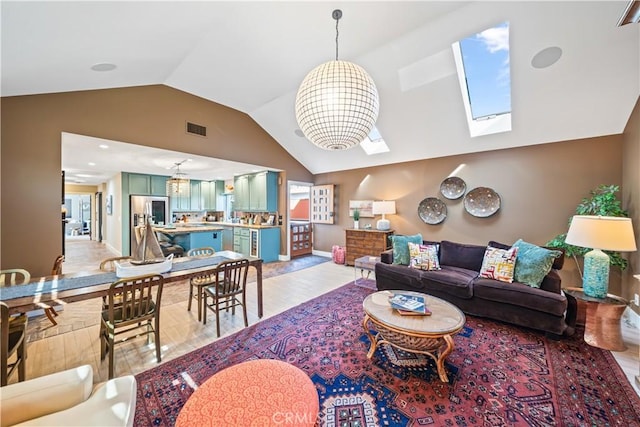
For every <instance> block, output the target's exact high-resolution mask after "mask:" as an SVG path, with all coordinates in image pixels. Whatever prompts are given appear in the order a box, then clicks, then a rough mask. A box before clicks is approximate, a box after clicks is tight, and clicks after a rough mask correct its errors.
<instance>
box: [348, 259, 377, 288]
mask: <svg viewBox="0 0 640 427" xmlns="http://www.w3.org/2000/svg"><path fill="white" fill-rule="evenodd" d="M377 262H380V257H379V256H362V257H360V258H356V259H355V260H354V261H353V274H354V276H355V279H354V282H355V283H356V284H357V283H358V269H360V278H361V279H364V272H365V270H366V271H367V279H368V278H369V275H371V272H372V271H375V269H376V263H377Z"/></svg>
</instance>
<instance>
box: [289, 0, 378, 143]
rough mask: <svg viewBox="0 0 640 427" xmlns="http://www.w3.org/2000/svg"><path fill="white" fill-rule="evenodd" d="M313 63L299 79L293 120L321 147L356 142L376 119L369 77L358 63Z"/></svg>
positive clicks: (335, 16) (338, 12) (336, 14)
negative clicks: (312, 67)
mask: <svg viewBox="0 0 640 427" xmlns="http://www.w3.org/2000/svg"><path fill="white" fill-rule="evenodd" d="M331 16H332V17H333V19H335V20H336V60H335V61H329V62H326V63H324V64H322V65H319V66H317V67H316V68H314V69H313V70H311V72H309V74H307V76H306V77H305V78H304V80H303V81H302V84H300V88H299V89H298V94H297V95H296V120H297V121H298V125H299V126H300V129H301V130H302V132H303V133H304V136H306V137H307V139H309V141H311V142H312V143H314V144H315V145H317V146H318V147H320V148H323V149H325V150H345V149H349V148H352V147H355V146H356V145H358V144H360V143H361V142H362V141H363V140H364V139H365V138H366V137H367V135H369V133H370V132H371V130H372V129H373V126H374V125H375V123H376V119H377V118H378V110H379V107H380V101H379V98H378V90H377V89H376V85H375V83H374V82H373V79H372V78H371V77H370V76H369V74H367V72H366V71H365V70H364V69H363V68H362V67H360V66H358V65H356V64H354V63H352V62H347V61H339V60H338V21H339V20H340V18H341V17H342V11H341V10H339V9H336V10H334V11H333V13H332V15H331Z"/></svg>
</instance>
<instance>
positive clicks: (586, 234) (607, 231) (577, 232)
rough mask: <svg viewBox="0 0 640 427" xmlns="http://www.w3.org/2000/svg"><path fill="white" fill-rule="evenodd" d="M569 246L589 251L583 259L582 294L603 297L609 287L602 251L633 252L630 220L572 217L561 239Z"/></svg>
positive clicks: (602, 217)
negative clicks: (564, 237)
mask: <svg viewBox="0 0 640 427" xmlns="http://www.w3.org/2000/svg"><path fill="white" fill-rule="evenodd" d="M565 242H567V243H568V244H570V245H574V246H580V247H583V248H592V249H593V250H592V251H590V252H587V253H586V254H585V256H584V273H583V275H582V288H583V290H584V294H585V295H588V296H591V297H594V298H605V297H606V296H607V291H608V288H609V255H607V254H605V253H604V252H602V251H603V250H605V251H616V252H633V251H635V250H636V241H635V238H634V235H633V226H632V225H631V218H623V217H611V216H590V215H575V216H574V217H573V218H572V219H571V225H570V226H569V232H568V233H567V238H566V239H565Z"/></svg>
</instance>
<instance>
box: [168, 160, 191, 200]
mask: <svg viewBox="0 0 640 427" xmlns="http://www.w3.org/2000/svg"><path fill="white" fill-rule="evenodd" d="M184 162H186V160H183V161H181V162H178V163H175V165H176V172H175V173H174V174H173V176H171V178H169V179H168V180H167V196H169V197H190V195H191V180H190V179H189V178H188V177H187V174H186V173H184V172H180V165H181V164H183V163H184Z"/></svg>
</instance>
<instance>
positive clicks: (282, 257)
mask: <svg viewBox="0 0 640 427" xmlns="http://www.w3.org/2000/svg"><path fill="white" fill-rule="evenodd" d="M278 261H291V257H290V256H289V255H278Z"/></svg>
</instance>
